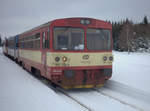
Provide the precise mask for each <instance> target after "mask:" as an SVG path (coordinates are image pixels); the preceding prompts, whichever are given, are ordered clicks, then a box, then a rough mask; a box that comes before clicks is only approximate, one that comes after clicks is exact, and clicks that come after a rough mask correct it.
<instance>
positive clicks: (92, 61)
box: [47, 52, 112, 67]
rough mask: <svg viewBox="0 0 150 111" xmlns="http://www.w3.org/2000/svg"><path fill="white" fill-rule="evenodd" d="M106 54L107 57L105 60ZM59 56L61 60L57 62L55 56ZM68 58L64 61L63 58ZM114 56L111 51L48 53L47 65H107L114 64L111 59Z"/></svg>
mask: <svg viewBox="0 0 150 111" xmlns="http://www.w3.org/2000/svg"><path fill="white" fill-rule="evenodd" d="M104 56H105V57H106V58H107V60H106V61H104V59H103V58H104ZM56 57H59V58H60V60H59V61H58V62H56V60H55V58H56ZM64 57H65V58H66V59H67V60H66V61H65V62H64V61H63V58H64ZM109 57H112V53H111V52H103V53H102V52H94V53H93V52H92V53H76V52H75V53H69V52H67V53H64V52H63V53H61V52H59V53H51V52H48V53H47V65H48V66H52V67H53V66H106V65H112V61H110V60H109Z"/></svg>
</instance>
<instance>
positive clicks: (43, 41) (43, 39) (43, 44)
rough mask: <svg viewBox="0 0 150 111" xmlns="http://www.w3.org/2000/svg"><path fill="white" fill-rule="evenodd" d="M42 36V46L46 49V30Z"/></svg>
mask: <svg viewBox="0 0 150 111" xmlns="http://www.w3.org/2000/svg"><path fill="white" fill-rule="evenodd" d="M42 37H43V38H42V47H43V49H45V48H46V47H45V39H46V38H45V37H46V35H45V32H43V33H42Z"/></svg>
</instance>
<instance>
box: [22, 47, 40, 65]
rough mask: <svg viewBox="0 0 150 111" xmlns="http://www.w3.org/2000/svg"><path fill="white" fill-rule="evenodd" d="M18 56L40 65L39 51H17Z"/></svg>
mask: <svg viewBox="0 0 150 111" xmlns="http://www.w3.org/2000/svg"><path fill="white" fill-rule="evenodd" d="M19 56H20V57H23V58H25V59H28V60H31V61H34V62H37V63H41V56H42V53H41V51H33V50H22V49H19Z"/></svg>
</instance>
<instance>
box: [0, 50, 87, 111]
mask: <svg viewBox="0 0 150 111" xmlns="http://www.w3.org/2000/svg"><path fill="white" fill-rule="evenodd" d="M0 111H86V110H85V109H84V108H83V107H81V106H80V105H78V104H77V103H74V102H72V101H70V100H67V99H66V100H65V99H63V98H61V97H60V96H59V95H58V94H56V93H55V92H54V91H53V90H51V89H49V88H48V87H47V86H45V85H44V84H42V83H41V82H39V80H37V79H36V78H34V77H33V76H31V75H30V74H29V73H28V72H26V71H25V70H23V69H22V68H21V67H20V66H18V65H17V64H16V63H15V62H13V61H11V60H10V59H8V58H7V57H5V56H4V55H3V54H1V52H0Z"/></svg>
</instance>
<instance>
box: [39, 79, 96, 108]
mask: <svg viewBox="0 0 150 111" xmlns="http://www.w3.org/2000/svg"><path fill="white" fill-rule="evenodd" d="M40 81H41V82H42V83H44V84H45V85H46V86H48V87H49V88H51V89H52V90H54V91H55V92H56V93H58V92H60V93H62V94H63V95H65V96H66V97H68V98H70V99H71V100H73V101H74V102H76V103H77V104H79V105H80V106H82V107H83V108H85V109H87V111H93V110H92V109H91V108H89V107H88V106H87V105H85V104H83V103H82V102H80V101H79V100H77V99H76V98H74V97H73V96H71V95H69V94H68V93H67V92H66V91H65V90H63V89H62V88H60V87H54V86H53V84H52V83H51V82H50V81H49V80H46V79H44V78H42V79H41V80H40Z"/></svg>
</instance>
